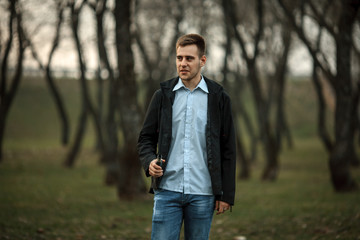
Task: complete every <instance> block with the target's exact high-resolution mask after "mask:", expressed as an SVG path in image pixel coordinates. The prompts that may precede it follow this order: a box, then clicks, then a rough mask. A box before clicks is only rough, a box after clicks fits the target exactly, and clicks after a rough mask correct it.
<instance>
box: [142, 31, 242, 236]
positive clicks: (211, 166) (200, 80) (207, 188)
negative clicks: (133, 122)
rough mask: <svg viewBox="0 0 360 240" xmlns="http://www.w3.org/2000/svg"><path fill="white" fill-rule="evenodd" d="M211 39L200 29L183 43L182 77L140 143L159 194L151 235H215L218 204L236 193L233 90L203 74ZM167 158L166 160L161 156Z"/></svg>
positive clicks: (150, 115) (168, 85)
mask: <svg viewBox="0 0 360 240" xmlns="http://www.w3.org/2000/svg"><path fill="white" fill-rule="evenodd" d="M205 49H206V45H205V40H204V39H203V37H201V36H200V35H197V34H188V35H184V36H182V37H180V38H179V39H178V41H177V44H176V68H177V72H178V75H179V76H178V77H177V78H174V79H171V80H168V81H165V82H163V83H161V84H160V86H161V89H159V90H157V91H156V92H155V94H154V96H153V98H152V100H151V103H150V105H149V107H148V110H147V113H146V118H145V121H144V125H143V128H142V130H141V132H140V136H139V141H138V150H139V157H140V161H141V163H142V166H143V167H144V170H145V173H146V175H147V176H152V184H151V189H150V192H155V196H154V210H153V219H152V234H151V238H152V239H156V240H160V239H164V240H169V239H171V240H175V239H179V237H180V230H181V226H182V223H184V231H185V239H208V238H209V232H210V226H211V221H212V216H213V212H214V209H215V210H216V211H217V214H222V213H224V212H225V211H227V210H229V209H230V208H231V206H232V205H233V204H234V197H235V158H236V150H235V131H234V125H233V119H232V114H231V103H230V98H229V96H228V95H227V94H226V93H225V92H224V90H223V88H222V87H221V86H220V85H219V84H217V83H215V82H214V81H212V80H209V79H207V78H206V77H203V76H202V75H201V68H202V67H203V66H205V63H206V56H205ZM157 157H160V159H161V160H160V161H158V160H157Z"/></svg>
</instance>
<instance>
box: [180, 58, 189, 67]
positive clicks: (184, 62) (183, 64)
mask: <svg viewBox="0 0 360 240" xmlns="http://www.w3.org/2000/svg"><path fill="white" fill-rule="evenodd" d="M180 65H181V66H186V65H187V62H186V59H185V58H183V59H182V60H181V61H180Z"/></svg>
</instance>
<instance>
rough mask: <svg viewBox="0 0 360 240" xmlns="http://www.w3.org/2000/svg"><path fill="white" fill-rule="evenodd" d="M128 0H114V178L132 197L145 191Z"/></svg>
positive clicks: (123, 193) (120, 190)
mask: <svg viewBox="0 0 360 240" xmlns="http://www.w3.org/2000/svg"><path fill="white" fill-rule="evenodd" d="M131 3H132V1H131V0H124V1H123V0H117V1H116V5H115V11H114V15H115V23H116V47H117V62H118V71H119V78H118V81H119V85H118V86H117V89H116V90H117V91H118V93H119V96H120V99H119V100H118V101H119V104H118V106H119V110H120V112H119V114H120V118H121V126H122V131H123V135H124V139H125V143H124V144H123V147H122V150H121V154H120V159H119V160H120V164H119V165H120V169H119V171H120V172H119V178H118V182H117V189H118V196H119V197H120V198H133V197H135V196H136V195H139V194H144V188H145V183H144V181H143V180H142V175H141V164H140V161H139V160H138V156H137V149H136V146H137V138H138V133H139V130H140V125H141V122H140V111H139V109H140V108H139V105H138V100H137V86H136V80H135V74H134V56H133V53H132V50H131V38H130V36H131V32H130V24H131Z"/></svg>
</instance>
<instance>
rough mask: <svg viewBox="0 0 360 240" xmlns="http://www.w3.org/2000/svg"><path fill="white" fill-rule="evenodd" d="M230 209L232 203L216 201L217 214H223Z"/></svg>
mask: <svg viewBox="0 0 360 240" xmlns="http://www.w3.org/2000/svg"><path fill="white" fill-rule="evenodd" d="M229 209H230V204H228V203H226V202H223V201H216V203H215V210H216V211H217V212H216V215H219V214H222V213H224V212H225V211H227V210H229Z"/></svg>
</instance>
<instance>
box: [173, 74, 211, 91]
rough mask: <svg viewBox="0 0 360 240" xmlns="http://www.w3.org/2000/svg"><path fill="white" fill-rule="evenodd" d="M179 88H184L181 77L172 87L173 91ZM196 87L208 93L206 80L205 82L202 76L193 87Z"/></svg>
mask: <svg viewBox="0 0 360 240" xmlns="http://www.w3.org/2000/svg"><path fill="white" fill-rule="evenodd" d="M180 88H186V87H185V85H184V83H183V82H182V81H181V78H179V80H178V83H177V84H176V85H175V87H174V88H173V91H174V92H175V91H177V90H179V89H180ZM197 88H200V89H201V90H203V91H204V92H206V93H209V90H208V87H207V85H206V82H205V80H204V77H203V76H201V80H200V82H199V84H198V85H197V86H196V87H195V89H194V90H196V89H197Z"/></svg>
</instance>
